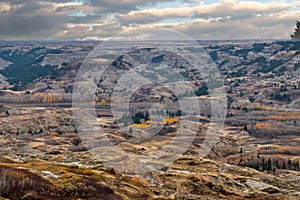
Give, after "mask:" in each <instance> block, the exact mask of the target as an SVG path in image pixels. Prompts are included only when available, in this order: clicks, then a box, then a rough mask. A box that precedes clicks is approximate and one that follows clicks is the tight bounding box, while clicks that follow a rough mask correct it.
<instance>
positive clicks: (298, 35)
mask: <svg viewBox="0 0 300 200" xmlns="http://www.w3.org/2000/svg"><path fill="white" fill-rule="evenodd" d="M291 38H292V40H300V22H299V21H297V24H296V28H295V33H294V34H292V35H291Z"/></svg>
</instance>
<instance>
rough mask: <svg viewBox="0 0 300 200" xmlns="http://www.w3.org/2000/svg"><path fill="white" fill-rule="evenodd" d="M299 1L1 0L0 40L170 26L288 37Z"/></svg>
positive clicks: (200, 34)
mask: <svg viewBox="0 0 300 200" xmlns="http://www.w3.org/2000/svg"><path fill="white" fill-rule="evenodd" d="M296 20H300V0H279V1H267V0H251V1H247V0H205V1H200V0H160V1H156V0H53V1H50V0H0V40H87V39H100V40H102V39H106V38H109V37H111V36H113V35H115V34H118V33H120V32H122V31H126V30H132V29H138V28H149V27H151V28H156V27H162V28H170V29H173V30H176V31H179V32H183V33H185V34H187V35H188V36H190V37H192V38H194V39H200V40H207V39H289V38H290V34H291V33H292V32H293V29H294V26H295V24H296Z"/></svg>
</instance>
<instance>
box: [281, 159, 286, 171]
mask: <svg viewBox="0 0 300 200" xmlns="http://www.w3.org/2000/svg"><path fill="white" fill-rule="evenodd" d="M282 169H286V165H285V162H284V161H283V164H282Z"/></svg>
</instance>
